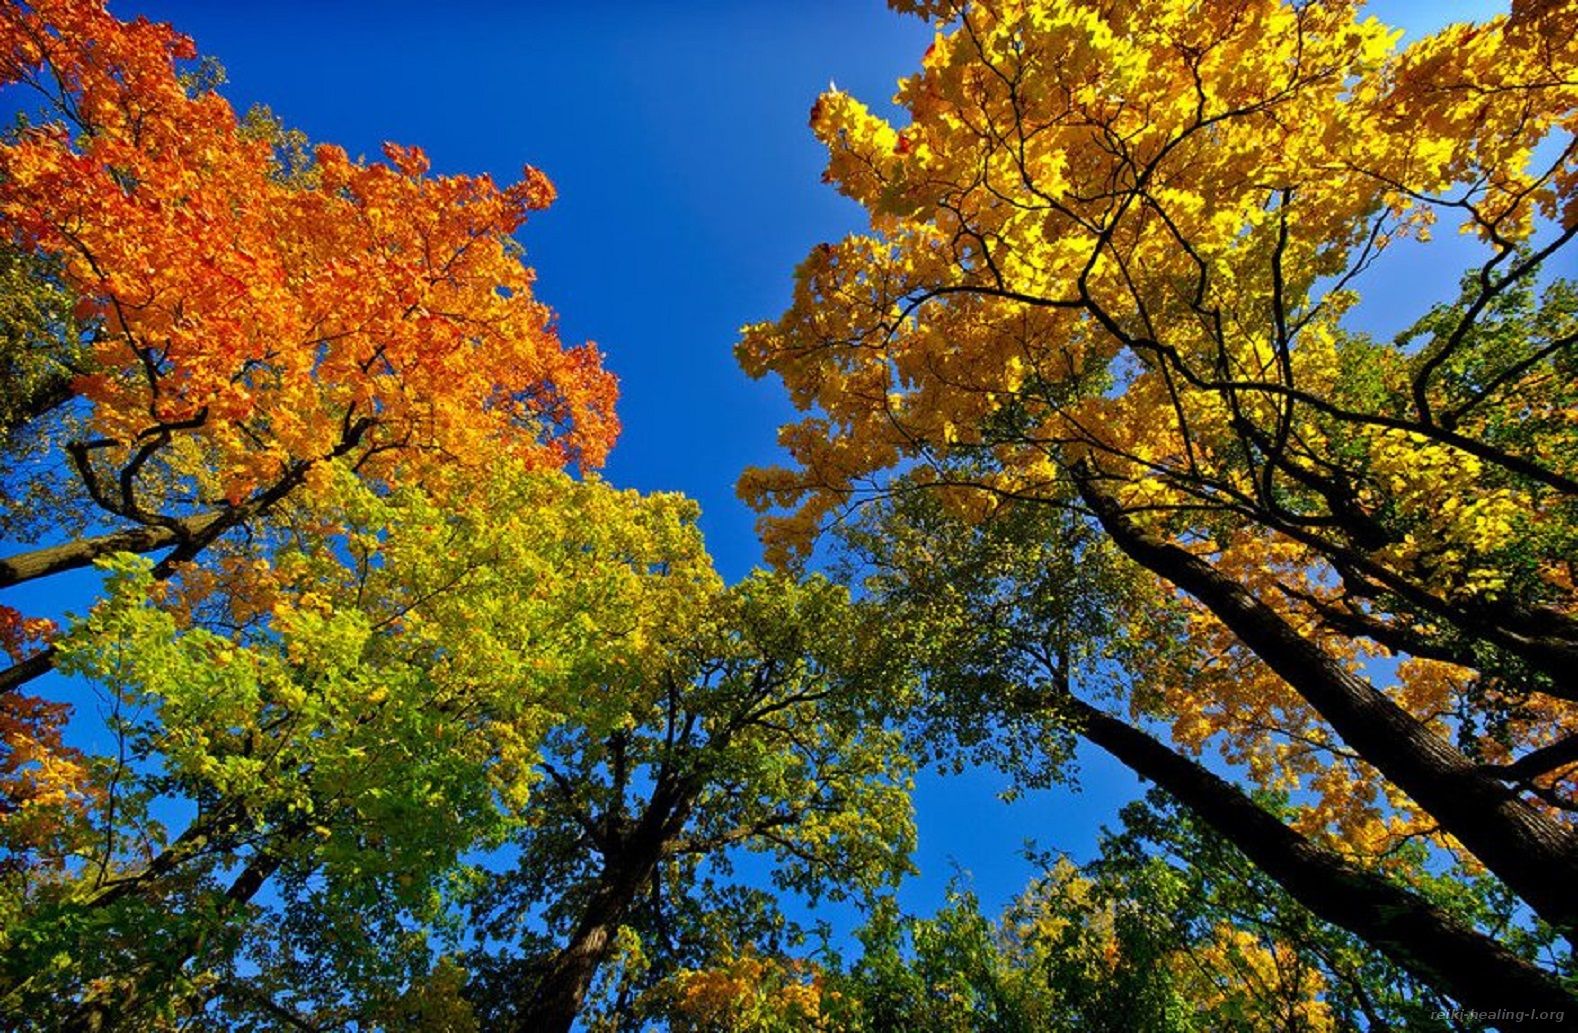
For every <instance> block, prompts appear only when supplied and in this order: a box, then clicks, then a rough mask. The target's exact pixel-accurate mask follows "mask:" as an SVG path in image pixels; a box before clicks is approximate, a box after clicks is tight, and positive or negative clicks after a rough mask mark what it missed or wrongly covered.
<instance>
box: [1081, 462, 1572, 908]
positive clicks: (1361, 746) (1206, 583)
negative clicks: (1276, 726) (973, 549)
mask: <svg viewBox="0 0 1578 1033" xmlns="http://www.w3.org/2000/svg"><path fill="white" fill-rule="evenodd" d="M1075 482H1076V484H1077V485H1078V487H1079V492H1080V495H1081V497H1082V498H1083V499H1084V500H1085V502H1086V504H1087V505H1089V506H1090V508H1091V509H1092V510H1093V511H1094V512H1095V514H1096V517H1097V519H1099V520H1100V521H1101V525H1102V527H1103V528H1105V529H1106V531H1107V533H1108V534H1109V535H1111V536H1112V539H1113V541H1114V542H1115V543H1116V544H1117V546H1118V547H1119V548H1120V549H1122V550H1123V552H1124V554H1125V555H1127V556H1128V557H1129V558H1130V559H1132V560H1134V561H1135V562H1136V563H1138V564H1140V565H1141V566H1142V567H1144V568H1146V569H1147V570H1149V571H1151V572H1152V573H1154V574H1157V575H1159V576H1161V577H1163V578H1165V579H1167V580H1168V581H1170V582H1172V583H1173V584H1174V585H1176V586H1177V587H1178V588H1179V589H1181V590H1182V591H1184V592H1186V593H1188V594H1189V595H1191V596H1193V597H1194V598H1195V599H1196V600H1197V601H1199V602H1200V603H1201V604H1203V605H1204V606H1205V607H1206V608H1207V609H1208V610H1210V611H1211V613H1212V614H1214V615H1215V616H1216V618H1217V619H1218V620H1220V621H1221V622H1222V623H1223V624H1224V625H1226V626H1227V628H1228V629H1229V630H1230V631H1232V632H1233V634H1234V635H1236V636H1237V637H1238V640H1239V641H1240V642H1242V643H1243V644H1244V645H1245V646H1247V647H1248V648H1249V649H1250V650H1252V651H1253V652H1254V653H1255V655H1256V656H1258V657H1259V658H1260V659H1261V660H1262V661H1263V662H1264V663H1265V664H1266V665H1267V666H1268V667H1270V668H1271V670H1272V671H1274V672H1275V673H1276V674H1277V676H1278V677H1280V678H1282V680H1283V681H1285V682H1287V683H1288V684H1289V685H1291V686H1292V687H1293V689H1294V690H1295V691H1297V692H1298V693H1299V694H1300V695H1301V696H1303V697H1304V699H1305V700H1307V701H1308V702H1309V704H1310V705H1311V706H1312V707H1314V708H1315V709H1316V710H1317V711H1318V712H1319V713H1320V715H1321V716H1322V717H1323V718H1325V719H1326V721H1328V722H1329V723H1330V724H1331V726H1332V728H1334V729H1335V730H1336V732H1337V734H1338V735H1340V736H1342V739H1343V741H1344V742H1345V743H1347V744H1348V745H1349V746H1350V747H1352V748H1353V749H1354V750H1355V751H1356V752H1357V753H1358V754H1359V755H1360V756H1361V757H1362V758H1363V759H1364V760H1365V761H1367V762H1368V763H1370V764H1372V765H1374V766H1375V768H1376V769H1377V770H1379V771H1380V772H1381V774H1382V775H1384V776H1385V777H1386V778H1388V779H1390V780H1391V781H1392V782H1393V783H1394V784H1395V785H1397V787H1398V788H1400V789H1402V790H1403V792H1405V793H1407V794H1408V795H1409V796H1410V797H1411V798H1412V799H1413V800H1414V801H1415V802H1416V803H1418V804H1419V806H1420V807H1422V808H1423V809H1424V810H1425V811H1427V812H1429V814H1430V815H1431V817H1433V818H1434V819H1435V820H1436V821H1437V822H1438V823H1439V825H1440V827H1441V830H1442V831H1443V832H1447V833H1449V834H1451V835H1453V836H1455V837H1456V838H1457V839H1458V841H1459V842H1461V843H1462V844H1463V845H1464V846H1466V847H1467V848H1468V849H1469V850H1470V851H1472V852H1473V854H1474V856H1475V857H1477V858H1479V860H1480V861H1481V862H1483V863H1484V865H1485V867H1487V868H1489V869H1490V870H1491V871H1492V872H1494V873H1495V874H1496V875H1497V876H1498V877H1499V878H1501V880H1502V881H1504V882H1505V883H1506V884H1507V885H1508V886H1510V887H1511V888H1512V890H1513V891H1514V892H1515V893H1517V894H1518V895H1519V896H1520V897H1522V898H1523V900H1524V901H1525V902H1526V903H1527V904H1528V905H1529V906H1530V907H1531V908H1533V909H1534V911H1535V912H1536V913H1538V914H1539V916H1540V917H1541V918H1543V919H1545V920H1546V921H1547V922H1549V923H1551V924H1552V925H1554V926H1556V927H1557V928H1558V929H1560V930H1562V932H1563V933H1564V935H1566V936H1567V937H1568V938H1569V939H1572V938H1573V936H1574V934H1575V931H1578V893H1575V892H1574V891H1573V887H1574V886H1578V834H1575V833H1574V832H1573V830H1571V829H1569V828H1567V827H1565V826H1563V825H1562V824H1560V823H1559V822H1557V821H1555V820H1553V819H1552V818H1551V817H1549V816H1548V815H1546V814H1545V813H1543V812H1541V811H1540V810H1538V809H1536V808H1535V807H1533V806H1531V805H1530V804H1529V803H1528V802H1527V801H1525V800H1524V799H1523V798H1522V797H1520V796H1519V795H1518V794H1517V793H1516V792H1515V791H1513V790H1511V789H1509V788H1508V787H1507V786H1506V785H1504V784H1503V783H1502V782H1500V781H1499V780H1498V779H1497V778H1495V777H1494V775H1492V774H1491V773H1489V772H1487V771H1486V770H1485V768H1484V767H1482V766H1480V765H1477V764H1475V763H1473V762H1472V761H1470V760H1469V759H1468V758H1467V757H1465V756H1464V755H1463V754H1462V752H1461V751H1459V750H1457V749H1456V748H1454V747H1453V746H1452V745H1451V744H1450V743H1448V742H1446V741H1444V740H1443V739H1442V738H1441V737H1440V736H1438V735H1436V734H1435V733H1434V732H1432V731H1430V729H1428V728H1426V727H1425V726H1424V725H1423V724H1422V723H1421V722H1419V721H1418V720H1416V719H1415V718H1414V717H1413V715H1411V714H1409V713H1408V712H1407V711H1405V710H1403V709H1402V708H1401V707H1399V706H1398V705H1397V704H1396V703H1394V702H1392V700H1391V699H1390V698H1388V697H1387V696H1386V695H1385V694H1384V693H1382V692H1380V691H1378V690H1377V689H1376V688H1375V687H1374V686H1372V685H1371V684H1370V683H1369V682H1368V681H1366V680H1365V679H1363V678H1361V677H1359V676H1358V675H1355V674H1354V673H1353V672H1352V671H1350V670H1348V668H1347V667H1346V666H1344V665H1343V664H1341V663H1339V662H1338V661H1337V660H1335V659H1333V658H1332V657H1331V656H1329V655H1328V654H1327V653H1326V652H1325V651H1324V650H1323V649H1321V648H1320V647H1319V646H1318V645H1316V644H1315V643H1314V642H1311V641H1309V640H1308V639H1306V638H1304V637H1303V636H1302V635H1300V634H1299V633H1298V631H1297V630H1296V629H1295V628H1294V627H1293V626H1292V625H1290V624H1289V623H1288V622H1287V621H1285V620H1284V619H1283V618H1282V617H1281V615H1280V614H1278V613H1277V612H1276V611H1275V610H1273V609H1272V608H1271V607H1270V606H1268V605H1267V604H1266V603H1264V602H1262V601H1261V600H1260V599H1258V598H1256V597H1255V596H1254V594H1252V593H1251V592H1250V591H1249V590H1248V589H1246V588H1245V587H1244V586H1242V585H1240V584H1239V583H1238V582H1236V581H1234V580H1233V579H1231V578H1229V577H1227V576H1226V575H1224V574H1223V573H1221V572H1220V571H1218V570H1217V569H1216V568H1214V567H1212V566H1211V565H1210V564H1209V563H1207V562H1206V561H1205V560H1203V559H1201V558H1200V557H1198V556H1195V555H1194V554H1193V553H1190V552H1188V551H1187V550H1185V549H1182V548H1179V547H1178V546H1176V545H1173V544H1172V543H1170V542H1165V541H1163V540H1161V539H1159V538H1157V537H1155V536H1154V535H1151V534H1149V533H1147V532H1145V531H1143V530H1141V529H1140V528H1138V527H1136V526H1135V525H1134V523H1133V522H1132V521H1131V520H1130V519H1129V517H1128V516H1127V515H1126V514H1124V513H1123V512H1122V511H1121V510H1120V509H1119V507H1118V506H1117V504H1116V503H1114V502H1113V500H1111V499H1110V498H1107V497H1106V496H1104V495H1102V494H1101V493H1100V492H1099V491H1098V490H1097V489H1096V488H1095V486H1094V485H1093V484H1092V483H1091V479H1090V472H1089V471H1088V470H1085V471H1080V470H1076V471H1075Z"/></svg>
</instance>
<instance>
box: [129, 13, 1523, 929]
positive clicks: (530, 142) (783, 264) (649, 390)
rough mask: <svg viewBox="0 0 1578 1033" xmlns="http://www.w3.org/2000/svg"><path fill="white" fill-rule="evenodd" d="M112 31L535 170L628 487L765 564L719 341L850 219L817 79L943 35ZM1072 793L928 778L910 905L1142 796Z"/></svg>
mask: <svg viewBox="0 0 1578 1033" xmlns="http://www.w3.org/2000/svg"><path fill="white" fill-rule="evenodd" d="M1503 6H1504V5H1502V4H1498V3H1496V2H1493V0H1470V2H1465V0H1453V2H1450V3H1443V2H1427V0H1392V2H1378V3H1374V4H1372V5H1371V9H1372V10H1373V11H1374V13H1376V14H1377V15H1379V16H1380V17H1382V18H1383V19H1384V20H1386V21H1389V22H1391V23H1393V24H1399V25H1405V26H1408V27H1409V28H1410V29H1412V30H1413V31H1415V32H1419V31H1426V30H1428V29H1431V28H1434V27H1435V26H1436V25H1439V24H1440V23H1442V22H1444V21H1447V20H1449V19H1451V18H1468V17H1479V16H1483V15H1484V14H1486V13H1489V12H1494V11H1496V10H1499V9H1501V8H1502V7H1503ZM111 9H112V10H114V11H115V12H116V13H118V14H119V15H120V16H121V17H129V16H131V15H134V14H139V13H141V14H146V15H148V16H149V17H151V18H154V19H156V20H166V21H170V22H173V23H174V24H175V25H176V26H177V27H178V28H180V29H181V30H183V31H185V32H186V33H188V34H189V35H191V36H193V37H194V38H195V39H196V41H197V44H198V47H199V49H200V50H201V51H202V52H203V53H205V54H211V55H213V56H216V57H218V58H219V59H220V60H221V61H222V62H223V63H224V65H225V67H226V69H227V70H228V72H229V78H230V81H229V83H228V85H227V86H226V87H225V88H224V90H223V92H224V93H225V94H226V95H227V96H228V97H229V98H230V99H231V101H232V102H233V103H234V104H235V105H236V106H237V107H238V108H240V109H245V108H246V107H248V106H250V105H251V104H253V103H255V102H263V103H267V104H269V105H270V106H271V107H273V109H274V110H275V112H276V113H277V114H279V115H280V116H281V117H282V118H283V119H284V120H285V122H286V123H287V124H289V125H291V126H294V127H296V128H300V129H302V130H305V131H306V132H307V134H308V135H309V136H310V137H312V138H313V139H314V140H320V141H325V142H334V143H339V144H341V145H342V146H344V147H345V148H346V149H348V150H349V151H350V152H351V153H352V154H353V155H355V154H358V153H361V154H367V155H372V156H376V155H378V153H379V147H380V145H381V144H382V143H383V141H385V140H394V141H397V142H400V143H405V144H416V145H419V146H421V147H423V148H425V149H426V150H427V152H428V154H429V156H430V157H431V158H432V160H433V163H434V167H435V169H436V170H437V171H439V172H478V171H488V172H491V173H493V174H494V175H495V177H497V178H499V179H500V180H502V181H509V180H511V179H513V177H514V176H515V175H516V174H517V173H518V171H519V169H520V166H521V165H522V164H523V163H526V162H530V163H531V164H533V165H536V166H538V167H539V168H541V169H543V170H544V171H545V172H547V173H548V175H549V176H550V177H551V178H552V179H553V180H554V182H555V183H556V185H557V186H558V188H559V193H560V200H559V201H558V203H557V204H556V205H555V206H554V207H553V208H552V209H551V210H550V211H548V212H545V213H542V214H540V215H538V216H537V217H536V218H535V219H534V220H533V221H532V222H531V223H529V224H528V225H527V226H526V228H525V229H524V230H523V231H522V233H521V235H520V236H521V240H522V242H523V243H524V244H525V246H526V251H527V260H528V262H530V264H532V265H533V266H534V267H535V268H536V269H537V272H538V276H539V280H538V294H539V296H540V297H541V298H542V299H543V300H544V301H546V302H547V303H549V304H551V305H552V306H554V307H555V308H556V309H557V310H558V311H559V313H560V317H561V326H562V329H563V332H564V336H565V337H566V339H568V340H584V339H592V340H595V341H597V342H598V343H599V344H600V345H601V346H602V347H603V349H604V350H605V352H606V354H607V357H608V363H609V365H610V366H611V367H612V368H613V369H614V370H615V371H616V372H617V373H618V374H619V376H620V379H621V384H622V391H621V400H620V414H621V418H622V419H623V421H624V427H625V429H624V433H623V436H622V437H621V439H620V442H619V445H618V447H617V448H616V449H615V451H614V456H613V459H612V461H611V462H610V463H609V465H608V467H607V469H606V471H605V473H606V476H607V477H608V478H609V479H610V480H611V481H613V482H614V483H616V484H620V485H625V486H632V487H637V488H641V489H646V490H653V489H666V490H680V491H684V492H686V493H687V494H689V495H691V496H693V497H695V498H697V499H699V500H700V502H701V504H702V507H703V526H704V528H705V530H706V532H707V538H708V542H709V544H710V546H711V548H712V550H713V553H714V555H715V556H716V557H717V560H718V563H719V565H720V567H721V569H722V570H723V572H724V573H725V574H726V575H727V576H728V577H729V578H731V579H734V578H738V577H739V576H740V575H742V574H744V573H745V572H746V571H747V570H749V569H750V567H751V566H752V565H753V564H755V563H757V562H758V560H759V549H758V547H757V543H756V539H755V537H754V534H753V532H752V516H751V514H750V513H749V512H748V511H747V510H746V508H745V507H744V506H743V505H742V504H741V503H739V502H738V501H737V500H736V499H735V497H734V488H733V485H734V481H735V478H736V477H737V476H738V475H739V472H740V470H741V469H742V468H743V467H745V466H746V465H749V464H754V463H766V462H772V461H773V460H774V458H775V456H776V449H775V446H774V431H775V429H776V427H777V426H778V424H780V423H782V422H784V420H785V419H787V418H788V417H789V416H790V415H791V414H790V410H789V407H788V404H787V402H786V401H785V400H784V398H783V396H782V393H781V392H780V390H779V389H778V387H777V386H776V385H775V384H773V383H753V382H751V381H749V380H747V379H746V378H745V376H744V375H743V374H741V373H740V372H739V371H738V369H737V368H736V366H735V364H734V359H733V356H732V347H733V344H734V341H735V337H736V331H737V330H738V328H739V327H740V326H741V325H742V324H743V323H746V322H749V321H753V320H758V319H765V318H772V317H774V316H776V315H777V314H778V312H779V311H780V310H781V309H782V308H783V307H784V305H785V304H786V303H787V300H788V295H789V286H790V275H791V272H792V270H793V268H794V266H795V264H796V263H797V262H798V261H799V260H800V259H801V258H802V257H803V256H804V255H805V253H806V252H807V251H808V250H809V249H810V248H811V246H813V245H814V244H816V243H817V242H818V241H823V240H833V239H836V238H838V237H839V236H841V235H843V234H844V233H846V232H849V231H850V230H853V229H858V228H859V227H860V213H859V211H858V210H857V209H856V208H855V206H854V205H853V204H851V203H850V202H847V201H845V200H844V199H842V198H840V197H839V196H837V195H836V194H835V193H834V191H833V190H832V189H831V188H830V187H827V186H824V185H823V184H822V183H821V182H820V180H819V177H820V173H821V169H822V165H823V160H824V153H823V151H822V149H821V148H820V147H819V145H817V143H816V142H815V140H813V139H812V137H811V134H810V132H809V131H808V130H807V128H806V118H807V114H808V112H809V110H810V107H811V103H812V101H813V100H814V99H815V97H816V95H817V93H818V92H819V91H821V90H822V89H825V88H826V86H827V84H828V82H829V80H835V81H836V82H837V83H838V85H839V86H840V87H841V88H843V89H845V90H848V91H849V92H851V93H853V94H854V95H856V96H858V97H860V98H862V99H863V100H865V101H866V102H867V103H869V104H871V105H873V107H876V108H878V110H882V105H883V104H885V103H886V101H887V100H888V98H889V97H890V96H891V95H892V93H893V91H894V85H895V81H896V80H897V79H898V78H899V77H900V76H901V75H904V74H908V72H909V71H911V70H912V69H913V68H914V67H916V66H917V65H918V63H919V59H920V55H921V52H922V51H923V50H924V49H925V47H926V45H927V43H928V42H929V40H930V35H931V30H930V28H929V27H928V26H926V25H924V24H922V23H921V22H919V21H917V20H915V19H911V18H904V17H900V16H898V15H895V14H892V13H890V12H889V11H888V10H887V9H886V8H885V6H883V4H882V3H881V2H880V0H799V2H796V3H784V2H782V0H732V2H728V0H709V2H688V3H687V2H658V0H646V2H638V0H624V2H617V0H582V2H579V3H563V2H556V3H540V2H516V3H498V2H493V3H487V2H469V3H458V2H452V3H444V4H433V3H430V2H414V0H273V2H268V3H263V2H242V0H233V2H223V3H215V2H212V0H201V2H200V0H184V2H181V0H111ZM1454 280H1455V267H1454V266H1453V265H1451V264H1442V265H1440V266H1439V267H1438V268H1436V269H1432V270H1429V271H1428V275H1426V276H1424V277H1423V278H1421V276H1420V274H1419V270H1418V269H1417V268H1415V269H1413V270H1412V271H1411V273H1410V275H1409V278H1408V279H1407V280H1402V279H1396V280H1390V281H1388V280H1381V279H1377V280H1375V281H1372V282H1371V284H1370V285H1369V287H1370V296H1371V299H1372V302H1373V303H1377V304H1372V308H1371V309H1370V313H1371V315H1370V317H1369V318H1371V319H1373V320H1374V321H1375V322H1374V323H1373V326H1374V327H1375V328H1376V329H1379V330H1386V331H1390V330H1393V329H1396V328H1397V327H1399V326H1401V325H1404V324H1406V323H1407V322H1409V321H1411V319H1412V318H1413V317H1414V316H1416V315H1418V314H1419V313H1420V312H1422V311H1423V308H1424V305H1425V301H1427V300H1428V297H1429V296H1430V295H1432V294H1439V292H1442V291H1444V290H1446V289H1448V288H1449V287H1450V286H1451V284H1452V283H1453V281H1454ZM1091 752H1093V751H1088V752H1087V756H1088V763H1086V765H1085V769H1084V775H1083V781H1084V784H1085V790H1084V792H1083V793H1081V794H1079V795H1074V794H1071V793H1069V792H1067V791H1058V792H1049V793H1040V794H1034V795H1032V796H1031V797H1029V798H1027V799H1025V800H1022V801H1021V802H1019V803H1017V804H1016V805H1014V806H1013V807H1011V808H1010V807H1006V806H1004V805H1002V804H1000V803H998V802H997V801H996V800H995V798H994V793H995V790H996V789H997V788H998V787H999V782H1000V780H999V779H998V778H996V777H995V776H992V775H989V774H986V773H973V774H967V775H965V776H963V777H960V778H950V779H941V778H935V777H928V778H926V779H924V780H923V782H922V785H921V787H920V792H919V796H918V799H917V805H918V808H919V814H920V822H921V837H922V838H921V847H920V853H919V857H918V862H919V864H920V867H921V869H922V877H921V879H919V880H918V881H917V882H916V883H915V884H914V885H913V886H911V887H910V888H909V889H908V890H907V891H906V892H905V894H904V899H905V901H906V903H907V904H908V905H909V906H910V907H912V908H915V909H919V910H930V909H932V908H933V907H935V906H936V904H937V903H938V902H939V900H940V897H941V887H942V885H943V884H944V883H945V882H946V880H947V878H948V876H949V875H950V874H951V872H952V870H953V867H954V865H955V863H957V865H958V866H960V867H963V868H965V869H967V870H968V871H969V872H970V873H971V874H972V876H973V879H974V883H975V885H976V887H977V889H978V890H979V891H980V892H981V894H982V897H983V898H984V900H985V901H986V903H987V904H988V905H991V906H994V907H995V906H997V905H999V904H1001V903H1003V902H1005V901H1006V900H1007V899H1008V898H1009V897H1010V896H1012V895H1013V894H1014V893H1015V892H1017V891H1018V890H1019V889H1020V888H1022V886H1023V884H1024V881H1025V878H1026V876H1027V875H1028V874H1029V872H1028V869H1027V867H1026V866H1025V865H1024V863H1023V862H1021V861H1020V860H1019V858H1018V856H1017V851H1018V849H1019V847H1020V845H1021V843H1022V842H1023V841H1024V840H1025V838H1026V837H1032V836H1033V837H1035V838H1036V839H1038V840H1039V841H1040V844H1041V845H1042V846H1043V847H1053V848H1062V849H1066V850H1069V851H1071V852H1073V853H1074V854H1075V855H1076V857H1086V856H1088V855H1089V852H1090V849H1091V846H1092V844H1093V842H1094V836H1095V833H1096V830H1097V828H1098V827H1099V826H1100V824H1101V823H1102V822H1104V821H1110V820H1111V818H1112V816H1113V814H1114V813H1115V812H1116V809H1117V807H1118V806H1120V805H1121V803H1122V802H1123V801H1125V800H1127V799H1129V798H1130V797H1131V796H1132V795H1133V794H1134V792H1135V783H1134V781H1133V780H1132V779H1131V778H1129V777H1128V776H1127V775H1126V774H1125V773H1124V772H1123V771H1122V769H1120V768H1118V767H1116V766H1115V765H1113V764H1112V763H1110V762H1105V761H1104V760H1103V758H1101V757H1100V756H1092V755H1089V754H1090V753H1091Z"/></svg>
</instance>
